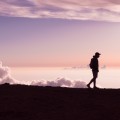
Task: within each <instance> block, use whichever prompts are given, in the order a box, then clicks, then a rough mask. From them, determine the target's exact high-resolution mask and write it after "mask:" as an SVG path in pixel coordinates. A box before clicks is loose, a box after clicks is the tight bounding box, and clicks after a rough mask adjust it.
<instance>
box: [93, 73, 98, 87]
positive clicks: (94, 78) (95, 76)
mask: <svg viewBox="0 0 120 120" xmlns="http://www.w3.org/2000/svg"><path fill="white" fill-rule="evenodd" d="M97 77H98V72H96V71H93V83H94V88H96V78H97Z"/></svg>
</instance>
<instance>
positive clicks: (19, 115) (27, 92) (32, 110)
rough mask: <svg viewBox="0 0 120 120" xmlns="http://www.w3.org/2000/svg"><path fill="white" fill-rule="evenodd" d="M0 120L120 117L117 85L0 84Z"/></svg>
mask: <svg viewBox="0 0 120 120" xmlns="http://www.w3.org/2000/svg"><path fill="white" fill-rule="evenodd" d="M0 120H120V89H97V90H92V89H79V88H61V87H38V86H25V85H9V84H4V85H0Z"/></svg>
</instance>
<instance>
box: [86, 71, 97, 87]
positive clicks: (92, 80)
mask: <svg viewBox="0 0 120 120" xmlns="http://www.w3.org/2000/svg"><path fill="white" fill-rule="evenodd" d="M92 74H93V78H92V79H91V80H90V82H89V83H88V84H87V86H88V87H89V88H90V84H91V83H92V82H94V81H95V75H94V71H92ZM94 84H95V83H94Z"/></svg>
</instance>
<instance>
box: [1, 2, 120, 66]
mask: <svg viewBox="0 0 120 120" xmlns="http://www.w3.org/2000/svg"><path fill="white" fill-rule="evenodd" d="M119 4H120V3H119V1H117V0H116V1H113V0H104V1H103V0H93V1H92V2H91V1H90V0H75V1H74V2H73V1H72V0H62V1H60V0H59V1H58V0H46V1H41V0H25V1H21V2H20V1H19V0H13V1H9V0H4V1H0V26H1V27H0V33H1V36H0V43H1V44H0V58H1V61H2V62H3V63H4V64H6V65H8V66H16V67H18V66H32V67H40V66H42V67H53V66H80V65H88V64H89V61H90V59H91V57H92V56H93V55H94V53H95V52H96V51H98V52H100V53H101V54H102V55H101V57H100V64H101V65H107V66H117V67H118V66H120V55H119V52H120V47H119V45H120V34H119V30H120V15H119V13H120V5H119Z"/></svg>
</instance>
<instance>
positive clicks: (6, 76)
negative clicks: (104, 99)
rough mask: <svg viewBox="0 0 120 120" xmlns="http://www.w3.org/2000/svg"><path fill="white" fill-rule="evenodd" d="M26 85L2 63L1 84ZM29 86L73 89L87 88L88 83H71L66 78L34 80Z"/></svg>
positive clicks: (0, 70)
mask: <svg viewBox="0 0 120 120" xmlns="http://www.w3.org/2000/svg"><path fill="white" fill-rule="evenodd" d="M5 83H9V84H26V83H25V82H22V83H21V82H20V81H18V80H16V79H14V78H13V77H12V76H11V71H10V68H8V67H6V66H2V62H0V84H5ZM29 85H35V86H52V87H58V86H59V87H72V88H87V87H86V83H85V82H83V81H73V82H72V81H71V80H67V79H65V78H58V79H57V80H55V81H41V80H38V81H37V82H36V81H35V80H33V81H32V82H31V84H29Z"/></svg>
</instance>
